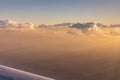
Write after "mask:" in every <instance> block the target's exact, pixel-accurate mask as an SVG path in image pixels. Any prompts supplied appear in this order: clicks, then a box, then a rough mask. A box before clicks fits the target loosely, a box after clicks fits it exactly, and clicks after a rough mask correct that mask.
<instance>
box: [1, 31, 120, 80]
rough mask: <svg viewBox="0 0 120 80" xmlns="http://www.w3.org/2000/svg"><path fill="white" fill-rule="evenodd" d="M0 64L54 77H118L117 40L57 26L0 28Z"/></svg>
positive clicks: (97, 79)
mask: <svg viewBox="0 0 120 80" xmlns="http://www.w3.org/2000/svg"><path fill="white" fill-rule="evenodd" d="M0 64H1V65H5V66H9V67H13V68H17V69H22V70H25V71H29V72H33V73H37V74H40V75H44V76H48V77H51V78H55V79H56V80H120V76H119V75H120V41H119V37H114V36H111V37H107V38H106V37H101V36H97V35H96V36H88V35H82V34H79V31H78V32H77V33H74V32H71V31H69V30H67V31H66V30H61V29H57V30H53V29H40V30H39V31H25V32H15V31H13V32H10V31H1V32H0Z"/></svg>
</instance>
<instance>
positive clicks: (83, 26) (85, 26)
mask: <svg viewBox="0 0 120 80" xmlns="http://www.w3.org/2000/svg"><path fill="white" fill-rule="evenodd" d="M70 27H71V28H77V29H80V30H81V31H82V32H83V33H87V32H95V33H96V32H97V33H100V32H101V30H100V28H102V27H105V25H103V24H100V23H96V22H87V23H76V24H73V25H72V26H70Z"/></svg>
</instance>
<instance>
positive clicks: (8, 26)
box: [0, 20, 34, 30]
mask: <svg viewBox="0 0 120 80" xmlns="http://www.w3.org/2000/svg"><path fill="white" fill-rule="evenodd" d="M0 29H4V30H26V29H34V24H32V23H18V22H16V21H12V20H0Z"/></svg>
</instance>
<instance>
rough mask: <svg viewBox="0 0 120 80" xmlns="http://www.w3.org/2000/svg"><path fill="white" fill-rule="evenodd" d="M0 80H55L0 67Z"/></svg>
mask: <svg viewBox="0 0 120 80" xmlns="http://www.w3.org/2000/svg"><path fill="white" fill-rule="evenodd" d="M0 80H55V79H51V78H47V77H44V76H40V75H36V74H32V73H29V72H25V71H21V70H18V69H14V68H10V67H6V66H2V65H0Z"/></svg>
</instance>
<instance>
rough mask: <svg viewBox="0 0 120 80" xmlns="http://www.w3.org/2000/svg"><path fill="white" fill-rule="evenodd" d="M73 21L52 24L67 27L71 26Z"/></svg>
mask: <svg viewBox="0 0 120 80" xmlns="http://www.w3.org/2000/svg"><path fill="white" fill-rule="evenodd" d="M72 24H73V23H61V24H55V25H53V26H54V27H69V26H71V25H72Z"/></svg>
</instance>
